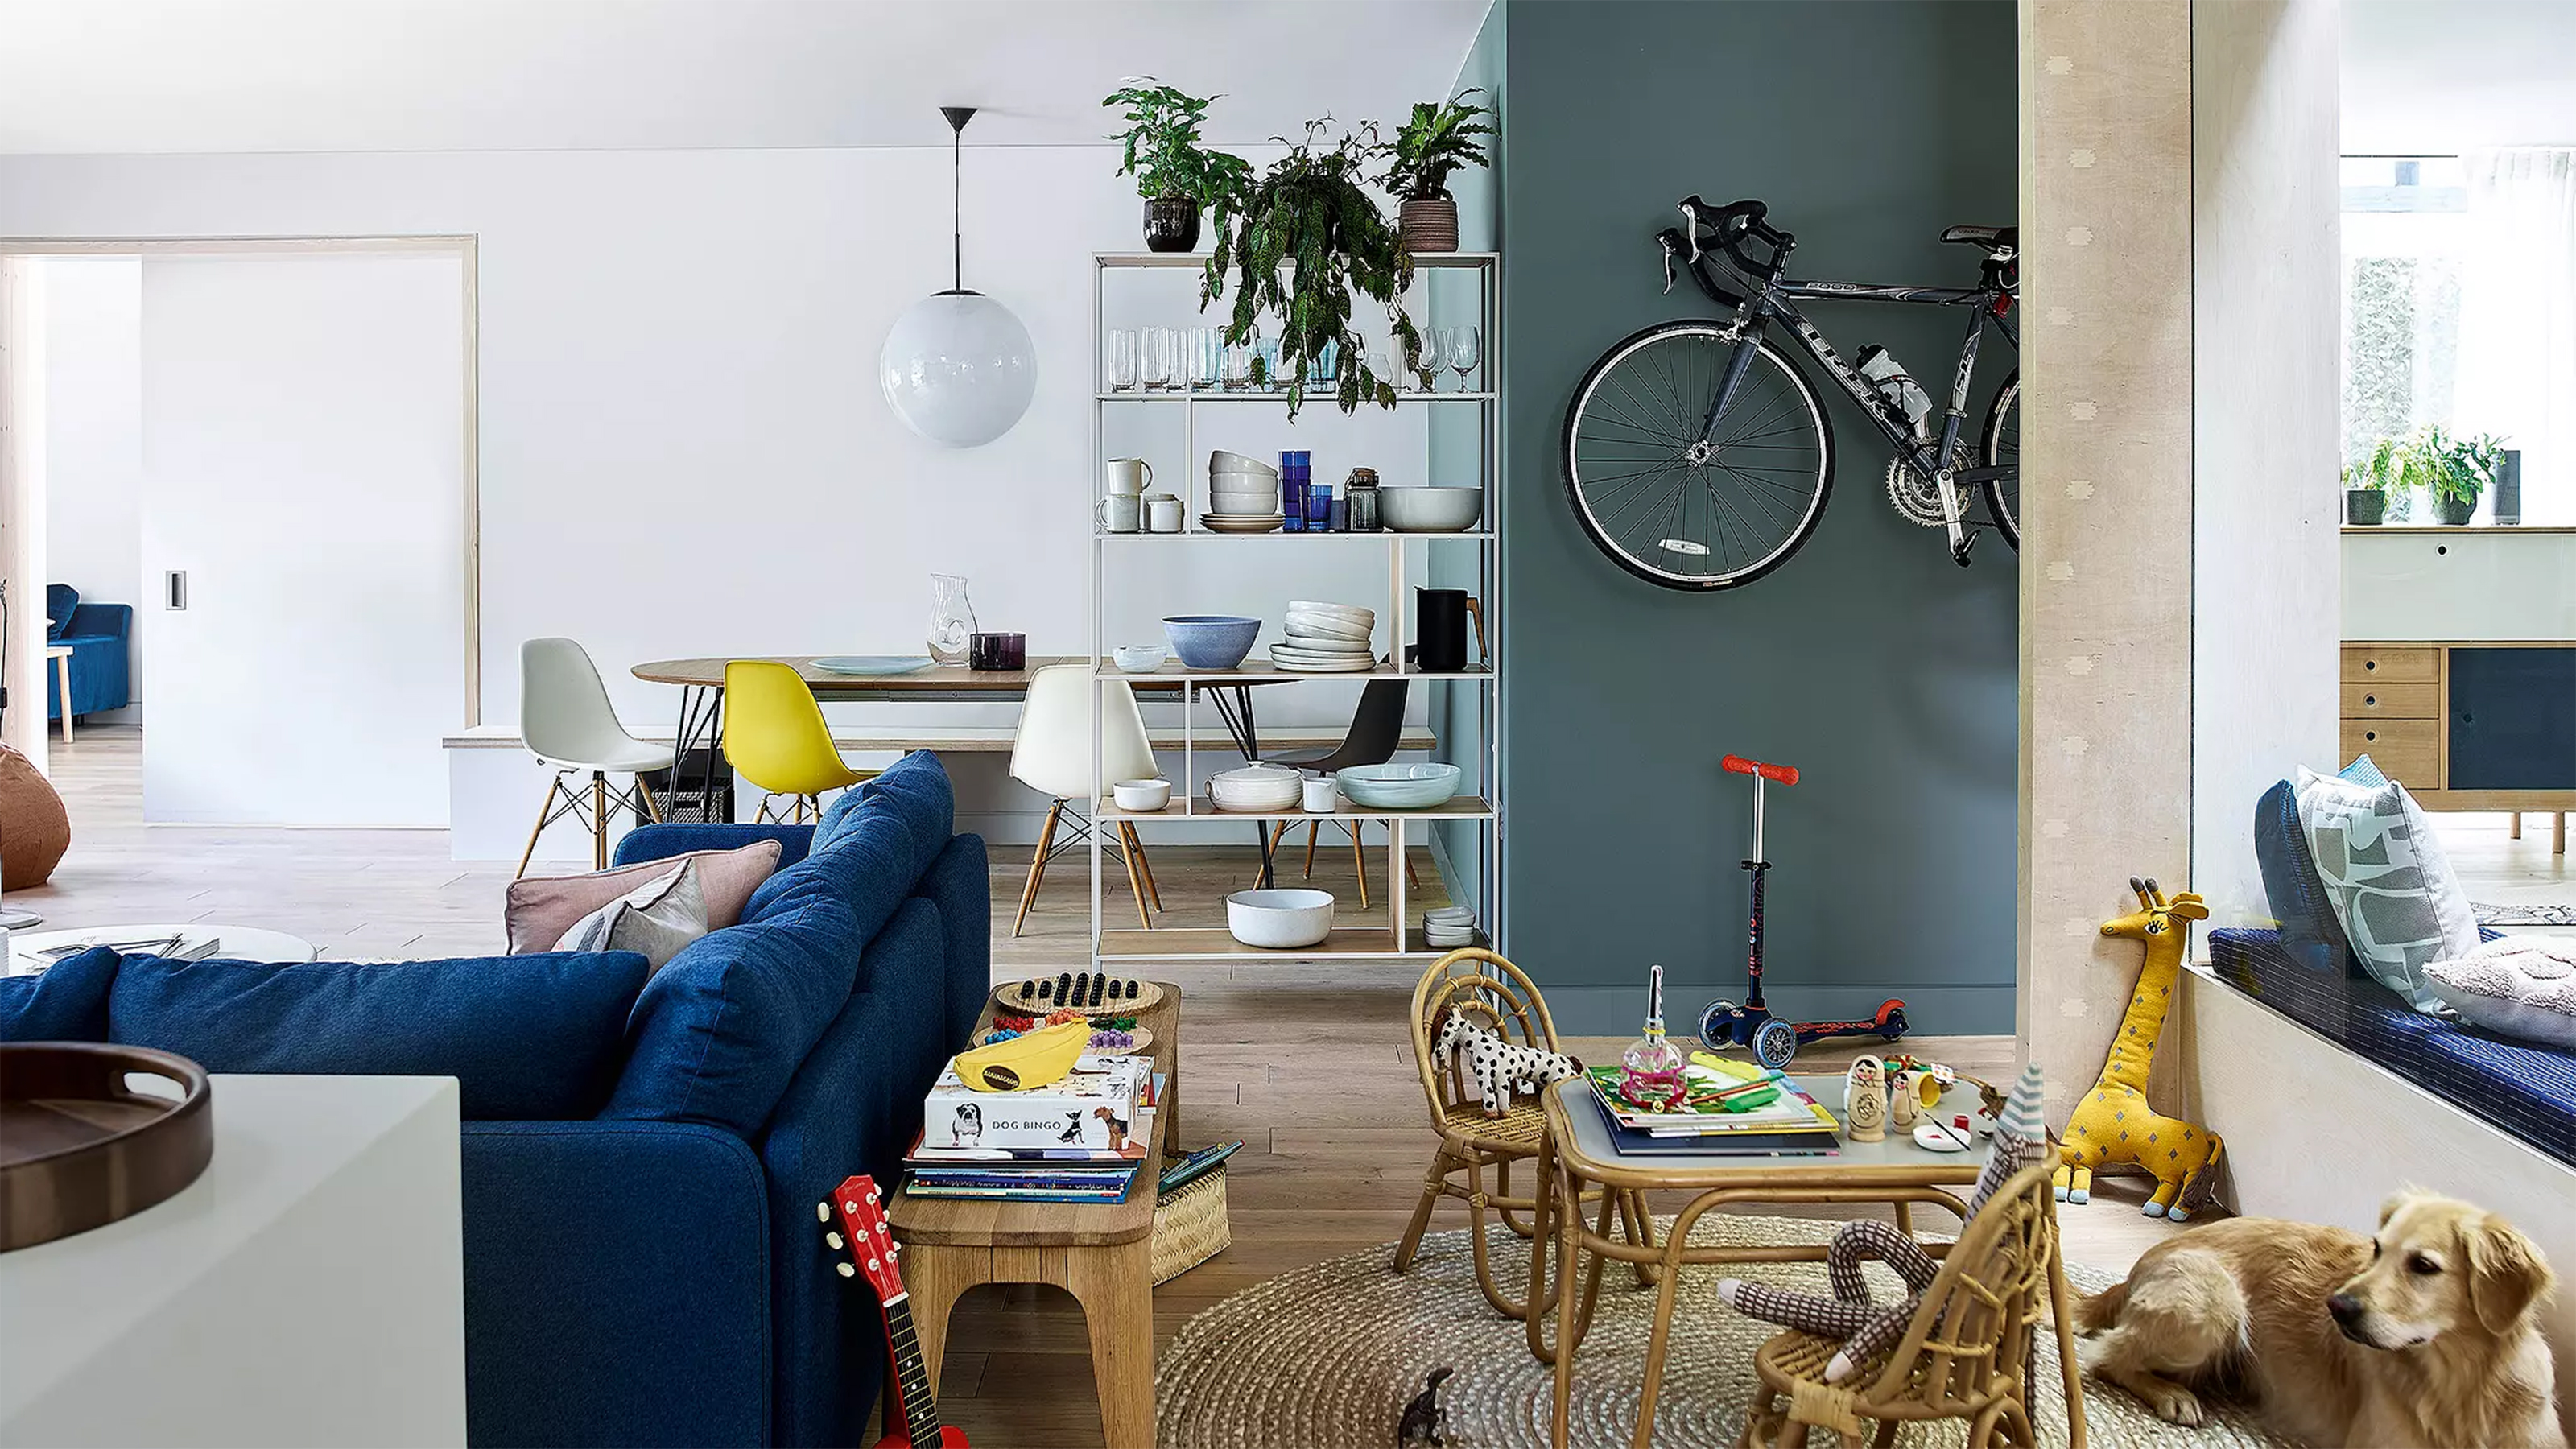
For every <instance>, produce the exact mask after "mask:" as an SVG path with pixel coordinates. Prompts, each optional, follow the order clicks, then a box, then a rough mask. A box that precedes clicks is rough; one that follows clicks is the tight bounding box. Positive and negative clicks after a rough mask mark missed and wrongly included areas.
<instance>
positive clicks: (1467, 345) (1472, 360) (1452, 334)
mask: <svg viewBox="0 0 2576 1449" xmlns="http://www.w3.org/2000/svg"><path fill="white" fill-rule="evenodd" d="M1484 356H1485V334H1484V333H1483V332H1481V331H1479V330H1477V329H1476V328H1473V327H1452V328H1450V329H1449V365H1450V367H1452V368H1454V369H1456V371H1457V373H1458V390H1459V391H1460V392H1473V391H1475V389H1474V388H1472V387H1469V386H1468V385H1467V374H1469V373H1471V372H1474V371H1475V370H1476V364H1477V363H1478V362H1480V361H1482V360H1483V359H1484Z"/></svg>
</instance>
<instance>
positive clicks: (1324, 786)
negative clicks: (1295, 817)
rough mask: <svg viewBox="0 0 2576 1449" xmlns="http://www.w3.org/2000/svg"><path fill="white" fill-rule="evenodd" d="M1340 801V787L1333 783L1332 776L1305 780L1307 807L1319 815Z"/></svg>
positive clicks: (1333, 807) (1334, 807)
mask: <svg viewBox="0 0 2576 1449" xmlns="http://www.w3.org/2000/svg"><path fill="white" fill-rule="evenodd" d="M1341 803H1342V800H1341V787H1340V786H1338V785H1336V784H1334V783H1333V777H1332V776H1330V775H1326V776H1325V777H1324V778H1322V779H1320V780H1309V781H1307V782H1306V808H1307V809H1309V810H1312V811H1314V812H1315V813H1317V814H1319V815H1320V814H1323V813H1325V812H1326V811H1330V810H1333V809H1336V808H1338V807H1339V806H1340V805H1341Z"/></svg>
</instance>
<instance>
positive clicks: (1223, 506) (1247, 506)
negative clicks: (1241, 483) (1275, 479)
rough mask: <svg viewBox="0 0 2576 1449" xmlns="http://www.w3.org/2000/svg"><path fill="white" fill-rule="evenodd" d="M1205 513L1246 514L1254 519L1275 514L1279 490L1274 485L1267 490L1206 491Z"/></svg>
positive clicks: (1216, 489)
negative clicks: (1206, 504)
mask: <svg viewBox="0 0 2576 1449" xmlns="http://www.w3.org/2000/svg"><path fill="white" fill-rule="evenodd" d="M1207 511H1208V512H1210V513H1248V514H1252V515H1254V516H1256V517H1257V516H1259V515H1261V514H1265V513H1277V512H1278V511H1279V489H1278V486H1277V485H1275V484H1274V485H1272V486H1271V487H1269V488H1258V489H1247V490H1244V491H1241V492H1238V491H1236V490H1234V489H1230V488H1227V489H1218V488H1211V489H1209V490H1208V506H1207Z"/></svg>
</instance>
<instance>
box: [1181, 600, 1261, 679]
mask: <svg viewBox="0 0 2576 1449" xmlns="http://www.w3.org/2000/svg"><path fill="white" fill-rule="evenodd" d="M1163 637H1165V638H1167V639H1169V640H1171V641H1172V652H1173V653H1175V654H1178V655H1179V656H1181V662H1182V663H1183V664H1186V665H1188V666H1189V667H1190V668H1192V669H1232V668H1233V667H1234V666H1236V665H1238V664H1241V663H1242V662H1243V656H1245V655H1246V654H1249V653H1251V652H1252V641H1253V640H1255V639H1257V638H1259V637H1261V621H1260V620H1259V619H1246V618H1244V617H1242V616H1240V615H1236V614H1174V615H1172V616H1171V617H1170V618H1168V619H1165V620H1164V621H1163Z"/></svg>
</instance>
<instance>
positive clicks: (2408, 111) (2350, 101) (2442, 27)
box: [2222, 0, 2576, 155]
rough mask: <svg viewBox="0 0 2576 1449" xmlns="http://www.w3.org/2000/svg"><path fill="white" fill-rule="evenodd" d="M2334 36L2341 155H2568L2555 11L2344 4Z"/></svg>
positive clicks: (2562, 5)
mask: <svg viewBox="0 0 2576 1449" xmlns="http://www.w3.org/2000/svg"><path fill="white" fill-rule="evenodd" d="M2222 8H2224V7H2222ZM2342 33H2343V44H2342V53H2343V85H2342V93H2343V149H2344V152H2345V153H2346V154H2348V155H2373V154H2380V155H2447V154H2450V153H2452V152H2457V151H2462V150H2467V149H2469V148H2472V147H2479V146H2549V145H2560V146H2565V145H2576V85H2570V84H2569V83H2568V57H2570V56H2576V5H2570V4H2568V3H2566V0H2344V5H2343V24H2342Z"/></svg>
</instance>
